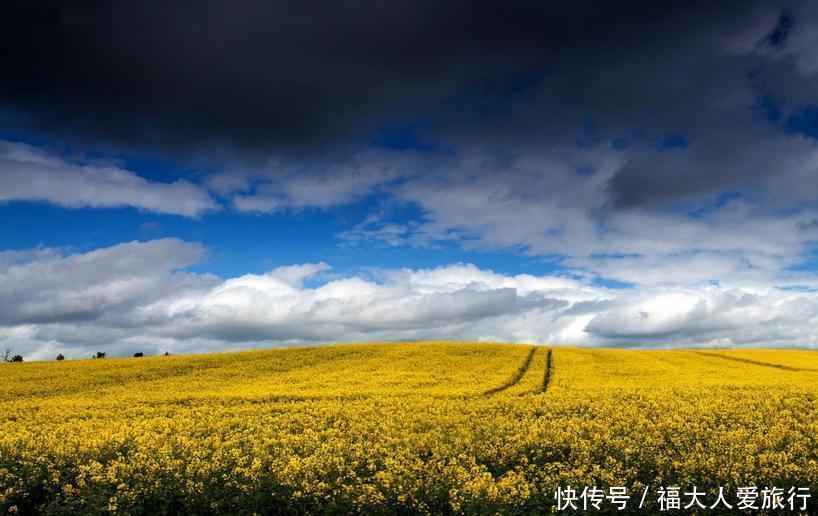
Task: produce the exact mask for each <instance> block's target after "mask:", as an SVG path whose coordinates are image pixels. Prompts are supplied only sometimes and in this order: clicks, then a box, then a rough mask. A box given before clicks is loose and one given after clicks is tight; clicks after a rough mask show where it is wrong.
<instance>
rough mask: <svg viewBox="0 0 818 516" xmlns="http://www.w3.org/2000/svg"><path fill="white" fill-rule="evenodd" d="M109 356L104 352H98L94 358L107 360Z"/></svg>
mask: <svg viewBox="0 0 818 516" xmlns="http://www.w3.org/2000/svg"><path fill="white" fill-rule="evenodd" d="M106 356H107V355H106V354H105V352H104V351H97V354H96V355H94V358H105V357H106Z"/></svg>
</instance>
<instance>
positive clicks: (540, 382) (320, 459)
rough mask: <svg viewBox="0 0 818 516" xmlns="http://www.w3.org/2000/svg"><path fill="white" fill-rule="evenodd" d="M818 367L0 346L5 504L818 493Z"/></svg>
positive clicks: (719, 357)
mask: <svg viewBox="0 0 818 516" xmlns="http://www.w3.org/2000/svg"><path fill="white" fill-rule="evenodd" d="M549 355H550V356H549ZM549 364H550V367H549ZM546 378H548V381H547V389H544V387H545V383H546ZM817 380H818V354H815V355H813V354H812V353H811V352H799V351H727V352H721V351H719V352H709V351H708V352H696V351H624V350H601V349H574V348H551V349H550V353H549V348H545V347H532V346H522V345H504V344H461V343H421V344H367V345H344V346H326V347H312V348H298V349H286V350H270V351H253V352H242V353H230V354H221V355H200V356H179V357H152V358H141V359H106V360H96V361H91V360H88V361H64V362H50V363H22V364H2V365H0V512H6V513H11V512H21V513H31V512H44V513H71V512H97V513H101V512H121V513H125V514H133V513H139V514H143V513H151V514H154V513H168V512H174V513H178V512H193V513H202V514H209V513H225V512H228V513H241V514H249V513H270V512H277V513H294V514H295V513H297V514H303V513H312V512H343V513H348V512H375V513H387V512H388V513H393V512H407V513H425V514H432V513H435V514H436V513H456V514H458V513H464V514H472V513H491V514H495V513H518V512H532V513H546V512H551V511H553V510H554V508H555V507H554V499H553V493H554V491H555V489H557V488H558V487H559V486H565V485H574V486H583V485H586V486H602V487H605V486H629V487H632V488H634V489H639V488H641V487H643V486H646V485H649V484H650V485H681V486H693V485H696V486H699V487H700V488H708V487H713V486H744V485H768V486H793V485H797V486H804V487H808V488H811V489H812V490H813V492H815V493H816V494H818V456H817V454H818V446H816V444H818V443H817V442H816V440H818V417H817V416H818V401H816V400H817V399H818V398H817V397H816V395H817V394H818V381H817Z"/></svg>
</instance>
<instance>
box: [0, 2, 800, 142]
mask: <svg viewBox="0 0 818 516" xmlns="http://www.w3.org/2000/svg"><path fill="white" fill-rule="evenodd" d="M708 4H709V3H708V2H702V3H692V2H682V3H669V2H627V3H608V2H571V3H559V2H533V1H532V2H525V1H516V2H474V1H468V2H467V1H463V2H438V1H431V0H430V1H399V2H366V1H354V2H321V3H316V2H300V1H276V2H266V1H261V0H237V1H233V2H219V1H215V0H209V1H203V2H193V1H186V0H174V1H150V0H146V1H140V2H129V1H121V0H114V1H109V2H103V1H90V0H87V1H79V0H78V1H67V0H66V1H59V0H51V1H47V2H46V1H41V0H12V1H8V2H4V4H3V7H2V8H0V9H1V10H0V74H2V76H0V105H2V108H3V110H4V111H5V115H4V118H3V119H2V121H3V123H4V124H5V125H6V127H4V129H6V130H9V129H17V130H19V129H20V128H27V129H28V130H30V131H33V132H42V133H46V134H56V135H59V137H61V138H66V139H69V140H74V141H76V140H81V141H83V142H84V143H89V144H98V143H99V142H112V143H114V144H118V145H121V146H124V147H127V148H134V147H139V146H143V145H151V146H160V147H164V148H166V149H167V148H172V149H179V148H181V149H185V148H188V147H201V146H203V145H204V144H214V143H218V144H226V145H230V146H239V147H244V148H247V147H257V146H260V147H262V148H264V149H265V151H267V150H269V149H270V148H271V147H275V146H292V145H296V144H299V143H314V142H316V141H327V140H335V139H338V138H343V137H347V136H349V135H351V134H356V132H358V131H361V130H362V128H365V127H368V125H367V124H377V123H378V122H377V121H378V120H379V119H380V117H384V116H398V117H399V116H400V114H401V113H405V112H404V111H402V110H404V109H410V108H412V109H414V110H415V112H417V110H419V109H428V110H433V111H434V110H441V111H440V115H441V116H442V117H443V118H442V119H441V120H439V122H440V125H441V126H443V127H446V128H447V129H449V130H453V131H455V132H457V130H458V127H459V124H460V123H466V122H468V120H465V121H464V120H462V119H461V120H458V117H457V116H455V115H456V113H452V112H450V111H447V109H448V108H446V107H445V106H446V105H447V104H446V101H447V99H448V100H449V101H451V99H453V98H454V99H456V100H457V99H460V100H463V99H466V100H468V99H469V98H470V96H471V98H472V100H473V101H474V102H467V104H468V108H467V111H468V112H469V113H470V114H471V113H472V112H473V111H474V110H475V109H476V110H477V111H478V112H480V111H481V109H482V110H483V111H485V110H486V109H489V110H490V108H491V106H490V104H496V103H497V102H502V99H503V98H505V97H508V96H509V95H514V94H516V93H519V92H520V91H521V90H525V89H526V88H532V87H534V86H538V85H539V82H540V81H539V78H540V77H541V75H540V74H545V75H547V76H548V77H550V78H549V81H548V88H549V90H548V91H547V95H548V96H549V101H548V102H547V103H546V104H547V105H545V106H541V107H544V108H549V109H550V108H552V107H553V104H554V103H555V102H554V101H555V100H557V101H558V102H556V104H558V105H564V106H567V109H568V110H570V112H569V113H563V118H564V120H563V121H562V122H561V123H569V124H570V123H574V122H575V121H576V120H581V119H583V118H587V117H594V116H598V115H603V116H604V115H606V113H605V112H594V111H595V110H605V111H606V112H611V111H618V112H621V114H622V115H625V114H626V113H627V112H628V111H629V110H632V109H633V108H635V107H638V106H639V105H640V104H646V103H653V104H654V105H658V106H659V107H661V106H662V105H665V107H668V106H670V107H672V106H675V105H678V102H679V101H678V99H667V98H662V97H661V96H662V95H663V94H664V92H663V91H662V89H663V87H665V86H667V85H668V84H671V85H672V81H673V80H674V79H673V78H667V79H661V80H662V81H663V82H664V83H665V84H657V83H656V81H657V80H659V79H657V76H656V74H655V73H654V72H653V71H652V70H651V69H650V68H651V67H656V66H660V67H661V66H662V65H663V63H664V62H666V60H667V59H679V60H680V61H683V60H684V59H685V57H686V49H685V47H684V46H685V45H686V44H688V43H690V41H691V40H695V38H696V37H697V36H701V34H703V33H704V34H706V33H707V32H708V31H713V30H725V29H728V30H729V28H731V27H735V26H736V24H737V23H738V21H741V20H746V18H747V16H748V15H749V14H751V13H752V11H753V7H752V6H751V5H750V4H746V3H741V4H739V5H740V6H741V8H740V9H739V10H738V11H736V9H734V7H735V6H731V5H728V3H722V4H719V5H718V6H710V5H708ZM781 16H782V17H781V19H780V20H778V19H775V20H772V24H771V26H770V27H769V32H770V34H769V38H770V45H774V46H783V45H785V44H786V41H787V35H788V31H789V28H790V26H791V25H792V24H793V23H796V22H795V21H793V16H792V15H790V14H787V15H786V16H784V15H781ZM737 20H738V21H737ZM680 36H681V37H680ZM674 41H675V43H674ZM699 41H700V42H701V43H697V45H701V44H705V45H706V44H707V40H706V39H700V40H699ZM674 45H676V46H675V47H674ZM577 74H579V75H577ZM602 86H604V87H602ZM716 86H718V84H716ZM672 93H674V94H678V93H685V92H679V91H673V92H672ZM688 93H690V94H696V93H701V92H688ZM539 94H540V95H542V92H540V93H539ZM441 102H442V103H443V105H444V107H443V108H441ZM455 104H457V102H456V101H455ZM487 104H488V105H489V106H488V107H487ZM455 111H456V110H455ZM668 111H671V109H668ZM461 114H462V113H461ZM545 114H547V113H546V112H543V111H535V112H534V113H533V114H532V115H526V116H520V117H519V118H520V119H519V120H515V117H511V118H510V119H509V118H505V119H502V120H501V121H500V122H498V123H501V124H514V123H515V121H516V122H519V123H520V124H523V125H525V124H534V125H537V123H536V122H532V121H531V120H530V119H529V117H530V116H534V115H536V116H542V115H545ZM642 114H644V113H642ZM677 114H678V113H677ZM501 118H502V117H501ZM552 119H553V117H552ZM553 123H554V122H553V121H552V122H550V124H552V125H553ZM540 125H547V124H543V123H542V122H540ZM9 126H13V127H9ZM465 129H466V128H465V127H463V130H464V131H465ZM520 133H523V132H522V131H520ZM523 134H524V133H523ZM535 134H542V131H539V132H538V131H535Z"/></svg>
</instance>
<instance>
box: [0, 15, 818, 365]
mask: <svg viewBox="0 0 818 516" xmlns="http://www.w3.org/2000/svg"><path fill="white" fill-rule="evenodd" d="M816 43H818V6H816V4H814V3H811V2H807V1H800V2H799V1H794V2H789V1H776V2H761V1H758V2H726V3H719V4H713V3H712V2H680V3H676V2H666V3H660V4H657V3H645V2H624V3H619V4H617V5H609V4H606V3H598V2H581V3H576V4H572V5H571V6H566V5H551V4H548V3H541V2H528V1H513V2H503V3H502V4H500V3H491V2H453V3H449V4H446V5H441V4H440V3H438V2H432V1H429V2H426V1H414V2H391V3H389V4H381V3H375V2H356V3H353V4H344V5H341V4H329V5H324V6H323V7H321V8H315V7H310V6H307V5H304V4H303V3H300V2H290V1H276V2H263V1H261V0H240V1H238V2H232V3H230V4H225V3H221V2H209V1H208V2H203V3H200V4H196V5H194V4H193V3H189V2H172V3H167V2H159V1H145V2H138V3H132V2H124V1H113V2H105V3H98V2H91V1H84V0H76V1H68V0H53V1H40V0H36V1H22V0H20V1H18V0H15V1H12V2H7V3H5V4H4V5H3V6H2V7H0V221H1V222H0V348H11V349H13V350H14V351H15V352H16V353H20V354H22V355H24V356H25V357H26V359H50V358H53V356H56V354H57V353H63V354H64V355H65V356H67V357H69V358H73V357H76V358H80V357H86V356H89V355H90V353H92V352H95V351H106V352H108V353H109V355H111V356H118V355H128V354H132V353H134V352H137V351H139V352H145V353H162V352H165V351H168V352H171V353H192V352H211V351H222V350H236V349H252V348H260V347H270V346H278V345H301V344H321V343H330V342H359V341H383V340H386V341H398V340H446V339H451V340H476V341H508V342H531V343H537V344H554V345H583V346H616V347H660V348H666V347H686V348H689V347H730V346H754V347H774V346H775V347H777V346H786V347H802V348H818V260H816V256H818V44H816Z"/></svg>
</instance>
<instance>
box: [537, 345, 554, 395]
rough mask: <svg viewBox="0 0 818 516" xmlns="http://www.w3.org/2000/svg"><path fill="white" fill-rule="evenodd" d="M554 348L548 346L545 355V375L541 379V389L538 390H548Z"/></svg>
mask: <svg viewBox="0 0 818 516" xmlns="http://www.w3.org/2000/svg"><path fill="white" fill-rule="evenodd" d="M553 351H554V348H548V354H546V355H545V375H544V376H543V379H542V389H540V392H545V391H547V390H548V386H549V385H550V384H551V375H552V374H553V369H554V362H553V358H552V354H553Z"/></svg>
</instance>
